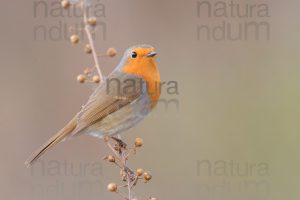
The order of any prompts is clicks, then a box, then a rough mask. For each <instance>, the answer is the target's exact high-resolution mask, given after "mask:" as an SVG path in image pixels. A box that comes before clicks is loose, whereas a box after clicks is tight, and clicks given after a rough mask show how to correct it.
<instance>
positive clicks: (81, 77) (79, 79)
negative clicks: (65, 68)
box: [77, 74, 86, 83]
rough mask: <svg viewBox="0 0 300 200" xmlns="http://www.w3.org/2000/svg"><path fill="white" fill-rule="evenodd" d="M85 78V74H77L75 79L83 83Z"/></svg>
mask: <svg viewBox="0 0 300 200" xmlns="http://www.w3.org/2000/svg"><path fill="white" fill-rule="evenodd" d="M85 80H86V76H85V75H83V74H79V75H78V76H77V81H78V82H79V83H84V82H85Z"/></svg>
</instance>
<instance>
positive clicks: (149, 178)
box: [144, 172, 152, 181]
mask: <svg viewBox="0 0 300 200" xmlns="http://www.w3.org/2000/svg"><path fill="white" fill-rule="evenodd" d="M144 179H145V181H150V180H151V179H152V175H151V174H150V172H145V173H144Z"/></svg>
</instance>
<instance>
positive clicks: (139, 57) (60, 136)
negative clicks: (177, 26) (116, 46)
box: [25, 44, 161, 167]
mask: <svg viewBox="0 0 300 200" xmlns="http://www.w3.org/2000/svg"><path fill="white" fill-rule="evenodd" d="M156 55H157V52H156V51H155V48H154V47H153V46H151V45H146V44H143V45H135V46H133V47H130V48H128V49H127V50H126V51H125V53H124V55H123V57H122V59H121V61H120V63H119V64H118V65H117V67H116V68H115V69H114V70H113V71H112V72H111V73H110V74H109V75H108V76H107V77H105V78H104V80H103V81H102V82H100V83H99V85H98V86H97V87H96V88H95V90H94V91H93V93H92V94H91V96H90V97H89V98H88V101H87V103H86V104H84V105H83V106H82V107H81V108H80V111H79V112H78V113H77V114H76V115H75V116H74V117H73V118H72V120H70V122H69V123H67V125H66V126H65V127H64V128H62V129H61V130H60V131H59V132H58V133H56V134H55V135H54V136H52V137H51V138H50V139H49V140H48V141H47V142H46V143H45V144H43V145H42V146H41V147H40V148H38V149H37V150H36V151H35V152H34V153H33V154H32V155H31V156H30V157H29V158H28V159H27V160H26V161H25V165H26V166H27V167H29V166H31V165H32V164H33V163H34V162H35V161H37V160H38V159H39V158H40V157H41V156H42V155H43V154H44V153H45V152H46V151H48V150H49V149H50V148H52V147H53V146H55V145H56V144H58V143H60V142H62V141H65V140H67V139H71V138H74V137H76V136H80V135H83V134H85V135H90V136H94V137H96V138H100V139H103V138H104V137H106V136H111V137H113V136H115V135H119V134H121V133H123V132H125V131H126V130H128V129H130V128H132V127H134V126H135V125H136V124H138V123H139V122H141V121H142V120H143V119H144V118H145V117H146V116H147V115H148V114H149V113H150V112H151V111H152V110H153V109H154V108H155V107H156V105H157V104H158V102H159V98H160V95H161V91H160V72H159V69H158V66H157V61H156Z"/></svg>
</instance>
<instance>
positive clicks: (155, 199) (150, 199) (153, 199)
mask: <svg viewBox="0 0 300 200" xmlns="http://www.w3.org/2000/svg"><path fill="white" fill-rule="evenodd" d="M149 200H157V198H155V197H150V198H149Z"/></svg>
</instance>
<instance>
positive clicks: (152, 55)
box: [147, 51, 157, 58]
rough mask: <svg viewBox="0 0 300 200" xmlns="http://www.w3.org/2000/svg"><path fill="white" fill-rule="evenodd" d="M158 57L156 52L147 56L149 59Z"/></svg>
mask: <svg viewBox="0 0 300 200" xmlns="http://www.w3.org/2000/svg"><path fill="white" fill-rule="evenodd" d="M156 55H157V53H156V52H155V51H152V52H150V53H148V54H147V57H149V58H153V57H154V56H156Z"/></svg>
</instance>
